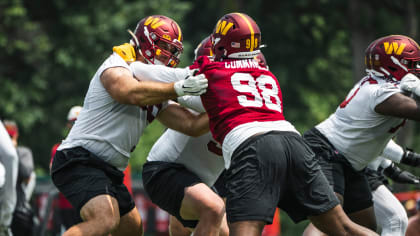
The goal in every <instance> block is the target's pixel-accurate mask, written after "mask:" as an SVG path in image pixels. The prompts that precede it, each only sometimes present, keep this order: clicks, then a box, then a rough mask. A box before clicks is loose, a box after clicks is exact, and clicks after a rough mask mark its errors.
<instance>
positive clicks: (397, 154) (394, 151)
mask: <svg viewBox="0 0 420 236" xmlns="http://www.w3.org/2000/svg"><path fill="white" fill-rule="evenodd" d="M403 155H404V149H403V148H402V147H401V146H399V145H398V144H396V143H395V142H394V140H392V139H391V140H389V142H388V144H387V145H386V147H385V148H384V150H383V151H382V154H381V156H383V157H385V158H387V159H389V160H391V161H393V162H397V163H400V162H401V158H402V157H403Z"/></svg>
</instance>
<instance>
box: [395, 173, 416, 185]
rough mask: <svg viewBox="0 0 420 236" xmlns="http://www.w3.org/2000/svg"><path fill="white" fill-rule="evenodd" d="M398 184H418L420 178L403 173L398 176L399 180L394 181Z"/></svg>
mask: <svg viewBox="0 0 420 236" xmlns="http://www.w3.org/2000/svg"><path fill="white" fill-rule="evenodd" d="M394 181H395V182H398V183H406V184H418V183H420V181H419V178H418V177H417V176H415V175H413V174H411V173H410V172H408V171H405V170H404V171H402V172H401V173H400V175H399V176H398V179H397V180H394Z"/></svg>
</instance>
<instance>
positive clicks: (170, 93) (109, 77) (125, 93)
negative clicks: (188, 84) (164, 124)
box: [101, 67, 178, 106]
mask: <svg viewBox="0 0 420 236" xmlns="http://www.w3.org/2000/svg"><path fill="white" fill-rule="evenodd" d="M101 82H102V84H103V86H104V87H105V89H106V90H107V91H108V93H109V94H110V95H111V97H112V98H113V99H115V100H116V101H117V102H119V103H122V104H130V105H137V106H146V105H154V104H159V103H162V102H163V101H166V100H169V99H174V98H176V97H178V96H177V94H176V92H175V90H174V83H160V82H154V81H137V80H136V79H134V78H133V76H132V74H131V72H130V71H129V70H127V69H125V68H123V67H113V68H109V69H107V70H105V71H104V72H103V73H102V75H101Z"/></svg>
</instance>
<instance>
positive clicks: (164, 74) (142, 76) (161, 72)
mask: <svg viewBox="0 0 420 236" xmlns="http://www.w3.org/2000/svg"><path fill="white" fill-rule="evenodd" d="M130 68H131V71H132V72H133V74H134V76H135V77H136V78H137V79H139V80H153V81H158V82H165V83H172V82H176V81H179V80H183V79H185V78H186V77H187V76H189V75H190V74H191V70H190V69H189V68H171V67H167V66H162V65H149V64H145V63H142V62H139V61H135V62H133V63H131V64H130Z"/></svg>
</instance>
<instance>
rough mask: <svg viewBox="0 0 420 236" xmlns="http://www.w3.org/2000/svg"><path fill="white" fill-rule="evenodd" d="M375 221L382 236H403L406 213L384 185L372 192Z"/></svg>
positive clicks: (405, 227)
mask: <svg viewBox="0 0 420 236" xmlns="http://www.w3.org/2000/svg"><path fill="white" fill-rule="evenodd" d="M372 195H373V203H374V210H375V216H376V221H377V222H378V225H379V226H380V228H382V232H381V235H382V236H391V235H393V236H404V235H405V232H406V230H407V224H408V217H407V212H406V211H405V209H404V207H403V206H402V205H401V203H400V201H398V199H397V198H396V197H395V196H394V194H392V193H391V191H389V189H388V188H386V187H385V186H384V185H380V186H379V187H378V188H377V189H376V190H375V191H373V192H372Z"/></svg>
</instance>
